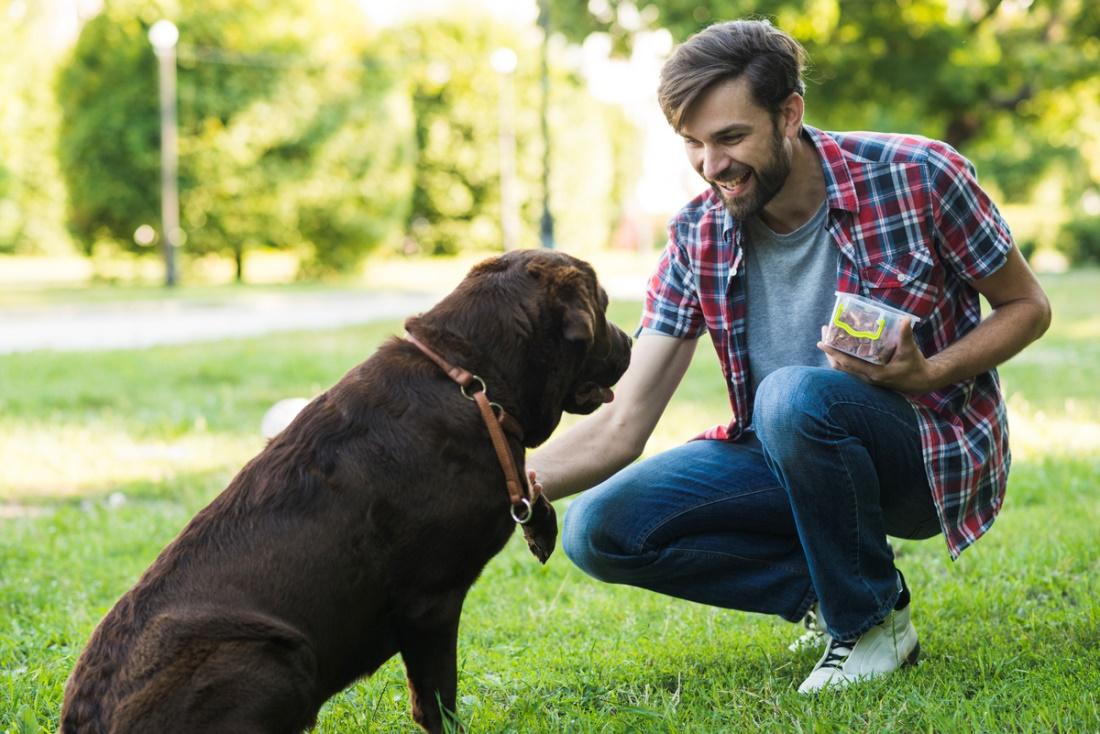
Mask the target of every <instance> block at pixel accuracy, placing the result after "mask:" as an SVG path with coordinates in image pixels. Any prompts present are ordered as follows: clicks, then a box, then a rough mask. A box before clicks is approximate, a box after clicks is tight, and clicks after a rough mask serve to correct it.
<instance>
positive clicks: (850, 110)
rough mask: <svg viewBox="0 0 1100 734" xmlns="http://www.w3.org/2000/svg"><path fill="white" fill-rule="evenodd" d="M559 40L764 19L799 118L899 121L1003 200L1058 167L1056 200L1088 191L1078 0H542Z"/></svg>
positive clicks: (1088, 54)
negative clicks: (799, 61) (799, 51)
mask: <svg viewBox="0 0 1100 734" xmlns="http://www.w3.org/2000/svg"><path fill="white" fill-rule="evenodd" d="M549 2H551V4H552V6H553V10H554V15H553V21H554V23H555V27H556V28H558V29H560V30H561V31H562V32H563V33H565V34H566V35H567V36H568V37H569V38H571V39H573V40H581V39H583V38H585V37H586V36H587V35H588V34H589V33H592V32H595V31H600V32H606V33H609V34H610V35H611V36H612V38H613V39H615V41H616V42H617V45H618V47H619V48H620V49H626V48H629V47H630V44H631V40H632V38H633V35H634V34H635V33H636V32H638V31H639V30H645V29H653V28H663V29H667V30H668V31H669V32H671V34H672V37H673V39H674V40H676V41H678V42H679V41H684V40H686V39H687V38H688V36H690V35H691V34H692V33H695V32H696V31H699V30H701V29H702V28H704V27H706V26H707V25H709V24H711V23H714V22H718V21H723V20H731V19H735V18H743V17H766V18H769V19H771V20H772V21H773V22H774V23H775V24H776V25H777V26H778V27H780V28H782V29H784V30H786V31H787V32H789V33H791V35H793V36H794V37H795V38H797V39H798V40H799V41H800V42H801V43H802V44H803V45H804V46H805V47H806V49H807V51H808V52H809V55H810V58H811V68H810V70H809V73H808V77H807V78H808V84H807V87H808V88H807V93H806V99H807V119H808V122H810V123H811V124H813V125H816V126H819V127H824V128H828V129H839V130H843V129H875V130H883V131H897V132H911V133H919V134H923V135H927V136H929V137H935V138H939V139H942V140H945V141H947V142H949V143H951V144H952V145H954V146H955V147H957V148H959V149H960V150H961V151H962V152H963V153H964V154H965V155H967V156H968V157H970V158H971V159H972V160H973V161H974V162H975V164H976V165H977V167H978V170H979V171H980V172H981V176H982V178H983V180H984V181H986V182H989V183H993V184H994V185H995V187H996V188H997V189H998V190H999V193H1000V194H1001V196H1002V200H1003V201H1005V202H1023V201H1028V200H1031V199H1032V197H1033V196H1034V194H1035V190H1036V187H1037V186H1038V185H1039V184H1041V183H1043V182H1044V180H1045V179H1046V178H1047V177H1048V176H1052V175H1053V176H1057V177H1058V179H1059V184H1058V185H1059V186H1060V187H1061V189H1062V191H1061V196H1060V197H1059V198H1060V199H1061V200H1062V201H1065V202H1069V203H1070V205H1071V206H1072V203H1073V202H1075V201H1077V200H1078V199H1079V198H1080V197H1081V195H1082V194H1083V193H1084V192H1086V191H1088V190H1089V189H1096V188H1100V143H1098V142H1097V141H1098V140H1100V137H1098V136H1097V129H1096V124H1097V123H1096V120H1097V118H1098V116H1100V102H1098V100H1100V75H1098V74H1097V73H1096V70H1097V69H1098V68H1100V41H1098V40H1097V39H1098V37H1100V13H1097V12H1096V6H1095V3H1092V2H1082V0H1050V2H1034V3H1023V2H1011V3H1009V2H1001V1H1000V0H974V1H972V2H943V0H904V1H902V0H897V1H896V2H893V1H889V0H879V1H875V2H870V1H868V2H841V0H720V1H718V2H711V3H706V4H705V5H702V4H700V3H698V2H695V1H694V0H601V1H600V2H598V3H587V4H585V3H576V2H572V1H571V0H549Z"/></svg>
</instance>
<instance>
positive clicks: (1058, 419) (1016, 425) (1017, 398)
mask: <svg viewBox="0 0 1100 734" xmlns="http://www.w3.org/2000/svg"><path fill="white" fill-rule="evenodd" d="M1008 413H1009V436H1010V440H1011V444H1012V454H1013V456H1015V457H1017V458H1020V459H1041V458H1043V457H1047V456H1050V457H1054V456H1069V455H1075V456H1088V455H1092V456H1096V457H1100V421H1098V420H1097V416H1096V410H1095V409H1093V410H1088V409H1087V408H1086V406H1085V405H1083V404H1082V403H1080V402H1078V401H1077V400H1074V399H1072V398H1070V399H1067V400H1066V401H1065V408H1064V412H1060V413H1051V412H1048V411H1045V410H1040V409H1037V408H1035V407H1033V406H1032V405H1031V404H1029V403H1028V401H1027V399H1026V398H1025V397H1024V396H1022V395H1020V394H1015V395H1011V396H1009V398H1008Z"/></svg>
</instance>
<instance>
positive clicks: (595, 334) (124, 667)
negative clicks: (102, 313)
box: [61, 251, 630, 734]
mask: <svg viewBox="0 0 1100 734" xmlns="http://www.w3.org/2000/svg"><path fill="white" fill-rule="evenodd" d="M606 307H607V295H606V294H605V293H604V291H603V289H602V288H601V287H600V286H599V284H598V283H597V281H596V277H595V274H594V273H593V271H592V268H591V267H589V266H588V264H587V263H584V262H583V261H580V260H577V259H575V258H572V257H570V256H568V255H564V254H560V253H554V252H546V251H523V252H513V253H509V254H507V255H504V256H502V257H498V258H495V259H491V260H487V261H485V262H483V263H481V264H480V265H478V266H476V267H475V268H474V269H473V270H472V271H471V272H470V273H469V275H468V276H467V277H466V279H465V280H464V281H463V282H462V283H461V284H460V285H459V286H458V288H457V289H455V291H454V292H453V293H451V294H450V295H449V296H447V297H446V298H445V299H444V300H443V301H442V302H440V303H439V304H438V305H436V306H435V307H434V308H433V309H432V310H431V311H429V312H428V313H426V314H423V315H421V316H418V317H415V318H412V319H410V320H409V321H408V322H407V324H406V327H407V328H408V330H409V333H410V334H411V335H413V336H415V337H416V338H417V339H418V340H419V341H422V342H424V343H425V344H427V345H429V346H430V347H431V348H432V349H433V350H434V351H435V352H436V353H438V354H439V355H442V356H443V358H444V359H446V360H447V361H449V362H450V363H451V364H453V365H456V366H460V367H463V368H465V369H467V370H469V371H470V372H473V373H475V374H477V375H479V376H480V377H481V378H482V379H483V380H484V383H485V385H486V386H487V387H486V393H487V395H488V397H489V399H490V400H492V401H493V402H494V403H497V404H499V406H500V407H501V408H503V410H504V411H505V412H506V413H508V414H509V415H511V416H512V417H513V418H515V419H516V420H517V421H518V423H519V425H520V426H521V427H522V433H523V440H522V442H521V441H520V440H518V439H517V438H516V437H514V436H513V437H509V439H508V442H507V447H508V450H510V452H511V456H512V457H513V459H514V461H515V464H516V466H517V467H518V468H519V471H520V472H521V476H522V472H523V471H524V469H523V453H524V447H525V446H535V445H537V444H539V443H541V442H542V441H543V440H545V439H546V438H547V437H548V436H549V435H550V433H551V431H553V429H554V428H555V427H556V426H557V424H558V421H559V420H560V419H561V414H562V411H563V410H565V411H569V412H572V413H588V412H591V411H592V410H594V409H595V408H596V407H598V406H599V405H600V403H601V402H605V401H606V400H608V399H610V391H609V390H608V388H609V387H610V386H611V385H613V384H614V383H615V382H616V381H617V380H618V379H619V377H620V376H621V375H622V373H623V371H624V370H625V369H626V366H627V363H628V361H629V358H630V354H629V353H630V339H629V337H627V336H626V334H624V333H623V332H622V331H621V330H620V329H618V328H617V327H615V326H614V325H612V324H610V323H608V322H607V319H606V317H605V310H606ZM535 514H536V517H535V519H534V521H533V522H532V523H531V525H529V526H527V527H528V528H530V530H529V531H528V541H529V543H530V544H531V547H532V550H533V551H534V552H535V553H536V555H539V556H540V560H543V561H545V558H546V556H547V555H549V552H550V551H551V550H552V549H553V546H554V539H555V537H556V533H557V526H556V523H555V520H554V517H553V510H552V508H551V507H550V505H549V503H547V502H546V501H545V499H543V500H541V501H540V502H539V503H536V513H535ZM513 525H514V522H513V520H512V519H511V517H510V516H509V498H508V493H507V491H506V489H505V477H504V472H503V471H502V467H501V463H500V462H499V461H498V457H497V454H495V453H494V449H493V446H492V444H491V443H490V440H489V434H488V430H487V427H486V424H485V423H483V421H482V418H481V415H480V414H479V412H478V410H477V408H476V407H475V406H474V404H473V403H472V402H470V401H469V400H467V399H466V398H465V397H464V395H463V393H462V391H461V390H460V389H459V387H458V385H456V384H455V382H453V381H452V380H451V378H450V377H448V376H447V375H446V374H445V373H444V372H443V371H442V370H441V369H440V367H438V366H437V365H436V364H435V363H433V362H432V361H431V360H430V359H429V358H428V357H426V356H425V355H424V353H422V352H421V351H420V350H419V349H418V348H417V347H416V346H414V345H413V344H412V343H410V342H409V341H406V340H402V339H392V340H390V341H388V342H387V343H385V344H384V345H383V346H382V347H380V348H379V350H378V351H377V352H376V353H375V354H374V355H373V356H372V357H370V359H368V360H367V361H366V362H364V363H362V364H361V365H359V366H358V367H355V368H354V369H352V370H351V371H350V372H349V373H348V374H347V375H345V376H344V378H343V379H342V380H341V381H340V382H339V383H337V384H336V386H334V387H333V388H332V389H330V390H328V391H327V392H326V393H324V394H323V395H321V396H320V397H318V398H316V399H315V400H313V401H312V402H311V403H310V404H309V405H308V406H307V407H306V408H304V409H303V410H302V412H301V413H300V414H299V415H298V417H297V418H295V420H294V421H293V422H292V423H291V424H290V425H289V426H288V427H287V428H286V429H285V430H284V431H283V432H282V433H280V434H279V435H278V436H276V437H275V438H274V439H273V440H272V441H271V443H270V444H268V446H267V447H266V448H265V449H264V450H263V451H262V452H261V453H260V454H259V455H258V456H257V457H256V458H254V459H253V460H252V461H251V462H249V463H248V464H247V465H246V466H245V467H244V468H243V469H242V470H241V472H240V473H239V474H238V475H237V476H236V477H235V478H234V479H233V481H232V482H231V483H230V484H229V487H228V488H227V489H226V490H225V491H224V492H222V493H221V494H220V495H219V496H218V497H217V498H216V499H215V500H214V501H213V502H211V503H210V505H208V506H207V507H206V508H205V509H203V510H202V511H201V512H199V514H198V515H196V516H195V518H194V519H193V520H192V521H191V523H190V524H189V525H187V527H185V528H184V530H183V531H182V532H181V533H180V535H179V536H178V537H177V538H176V539H175V540H174V541H173V542H172V543H171V544H170V545H169V546H168V547H167V548H166V549H165V550H164V551H163V552H162V553H161V554H160V556H159V557H158V558H157V560H156V562H155V563H154V564H153V565H152V567H150V568H149V570H147V571H146V572H145V574H144V576H143V577H142V578H141V580H140V581H139V582H138V584H137V585H136V586H135V587H134V588H133V589H131V590H130V591H129V592H127V593H126V594H125V595H124V596H123V597H122V599H120V600H119V602H118V603H117V604H116V605H115V607H114V608H113V609H112V610H111V611H110V612H109V613H108V614H107V616H106V617H105V618H104V619H103V621H102V622H101V623H100V625H99V627H98V628H97V629H96V630H95V632H94V633H93V635H92V638H91V640H90V641H89V643H88V647H87V648H86V649H85V650H84V652H83V654H82V655H81V657H80V660H79V661H78V662H77V665H76V668H75V669H74V670H73V673H72V676H71V677H70V679H69V682H68V684H67V686H66V691H65V704H64V708H63V710H62V713H61V731H62V732H66V733H70V732H71V733H73V734H76V733H78V732H79V733H80V734H92V733H94V734H98V733H100V732H102V733H106V732H112V733H120V734H121V733H123V732H140V733H143V734H144V733H149V732H156V733H158V734H162V733H167V732H203V733H204V734H212V733H214V732H227V733H228V732H234V733H235V734H241V733H242V732H298V731H302V730H303V729H306V728H308V727H310V726H312V725H313V723H314V721H315V719H316V715H317V712H318V710H319V709H320V707H321V705H322V704H323V703H324V702H325V700H326V699H328V698H329V697H330V696H332V695H333V694H335V693H337V692H338V691H340V690H341V689H343V688H344V687H346V686H348V685H349V684H351V683H352V682H353V681H355V680H356V679H357V678H359V677H361V676H363V675H368V674H370V673H371V672H373V671H374V670H375V669H377V668H378V666H379V665H381V664H382V663H383V662H384V661H385V660H387V659H388V658H390V657H392V656H393V655H394V654H395V653H398V652H400V653H401V656H402V658H403V659H404V662H405V668H406V671H407V673H408V679H409V689H410V698H411V707H412V711H413V716H414V718H415V719H416V721H417V722H419V723H420V724H421V725H422V726H423V727H424V728H425V729H427V730H428V731H430V732H439V731H442V729H443V722H444V717H445V716H446V715H447V714H446V713H445V712H447V711H454V708H455V692H456V650H455V644H456V639H457V634H458V619H459V614H460V612H461V609H462V602H463V599H464V598H465V596H466V592H467V591H468V590H469V588H470V586H471V585H472V584H473V582H474V580H475V579H476V578H477V576H478V574H479V573H480V572H481V569H482V568H483V567H484V565H485V564H486V563H487V562H488V560H489V559H490V558H491V557H492V556H493V555H494V554H496V553H497V552H498V551H500V549H501V548H502V547H503V546H504V544H505V542H506V541H507V540H508V537H509V535H510V534H511V532H512V530H513ZM437 696H438V702H439V704H438V705H437V703H436V702H437ZM440 706H441V707H442V709H443V711H442V712H441V710H440Z"/></svg>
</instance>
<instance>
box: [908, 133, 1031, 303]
mask: <svg viewBox="0 0 1100 734" xmlns="http://www.w3.org/2000/svg"><path fill="white" fill-rule="evenodd" d="M928 176H929V183H930V186H931V190H932V216H933V218H934V221H935V224H936V229H937V231H938V232H939V235H940V238H939V241H938V242H937V243H936V246H937V248H938V252H939V254H940V256H941V258H942V259H943V260H944V262H945V263H946V264H947V265H948V266H949V267H950V268H951V269H953V270H954V271H955V272H956V273H958V274H959V275H960V276H961V277H962V278H964V279H965V280H968V281H973V280H978V279H980V278H984V277H986V276H988V275H992V274H993V273H995V272H996V271H997V270H999V269H1000V268H1001V266H1003V265H1004V264H1005V262H1007V260H1008V254H1009V252H1011V250H1012V247H1013V241H1012V234H1011V233H1010V232H1009V230H1008V224H1006V223H1005V220H1004V218H1003V217H1002V216H1001V213H1000V212H999V211H998V210H997V207H996V205H994V204H993V201H992V200H991V199H990V198H989V195H988V194H987V193H986V192H985V191H984V190H983V189H982V187H981V186H979V185H978V179H977V174H976V172H975V170H974V166H973V164H971V163H970V161H968V160H967V159H966V158H964V157H963V156H962V155H960V154H959V153H958V151H956V150H955V149H954V148H952V147H951V146H949V145H947V144H945V143H938V144H936V145H933V146H931V147H930V148H929V151H928Z"/></svg>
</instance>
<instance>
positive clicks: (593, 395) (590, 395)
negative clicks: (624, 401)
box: [577, 383, 615, 403]
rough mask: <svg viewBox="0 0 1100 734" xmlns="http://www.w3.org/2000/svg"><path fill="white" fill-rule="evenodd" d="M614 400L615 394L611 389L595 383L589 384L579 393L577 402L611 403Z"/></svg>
mask: <svg viewBox="0 0 1100 734" xmlns="http://www.w3.org/2000/svg"><path fill="white" fill-rule="evenodd" d="M614 399H615V393H613V392H611V388H609V387H603V386H602V385H597V384H595V383H589V384H588V385H585V386H584V388H583V389H581V390H579V391H577V402H580V403H610V402H611V401H612V400H614Z"/></svg>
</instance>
